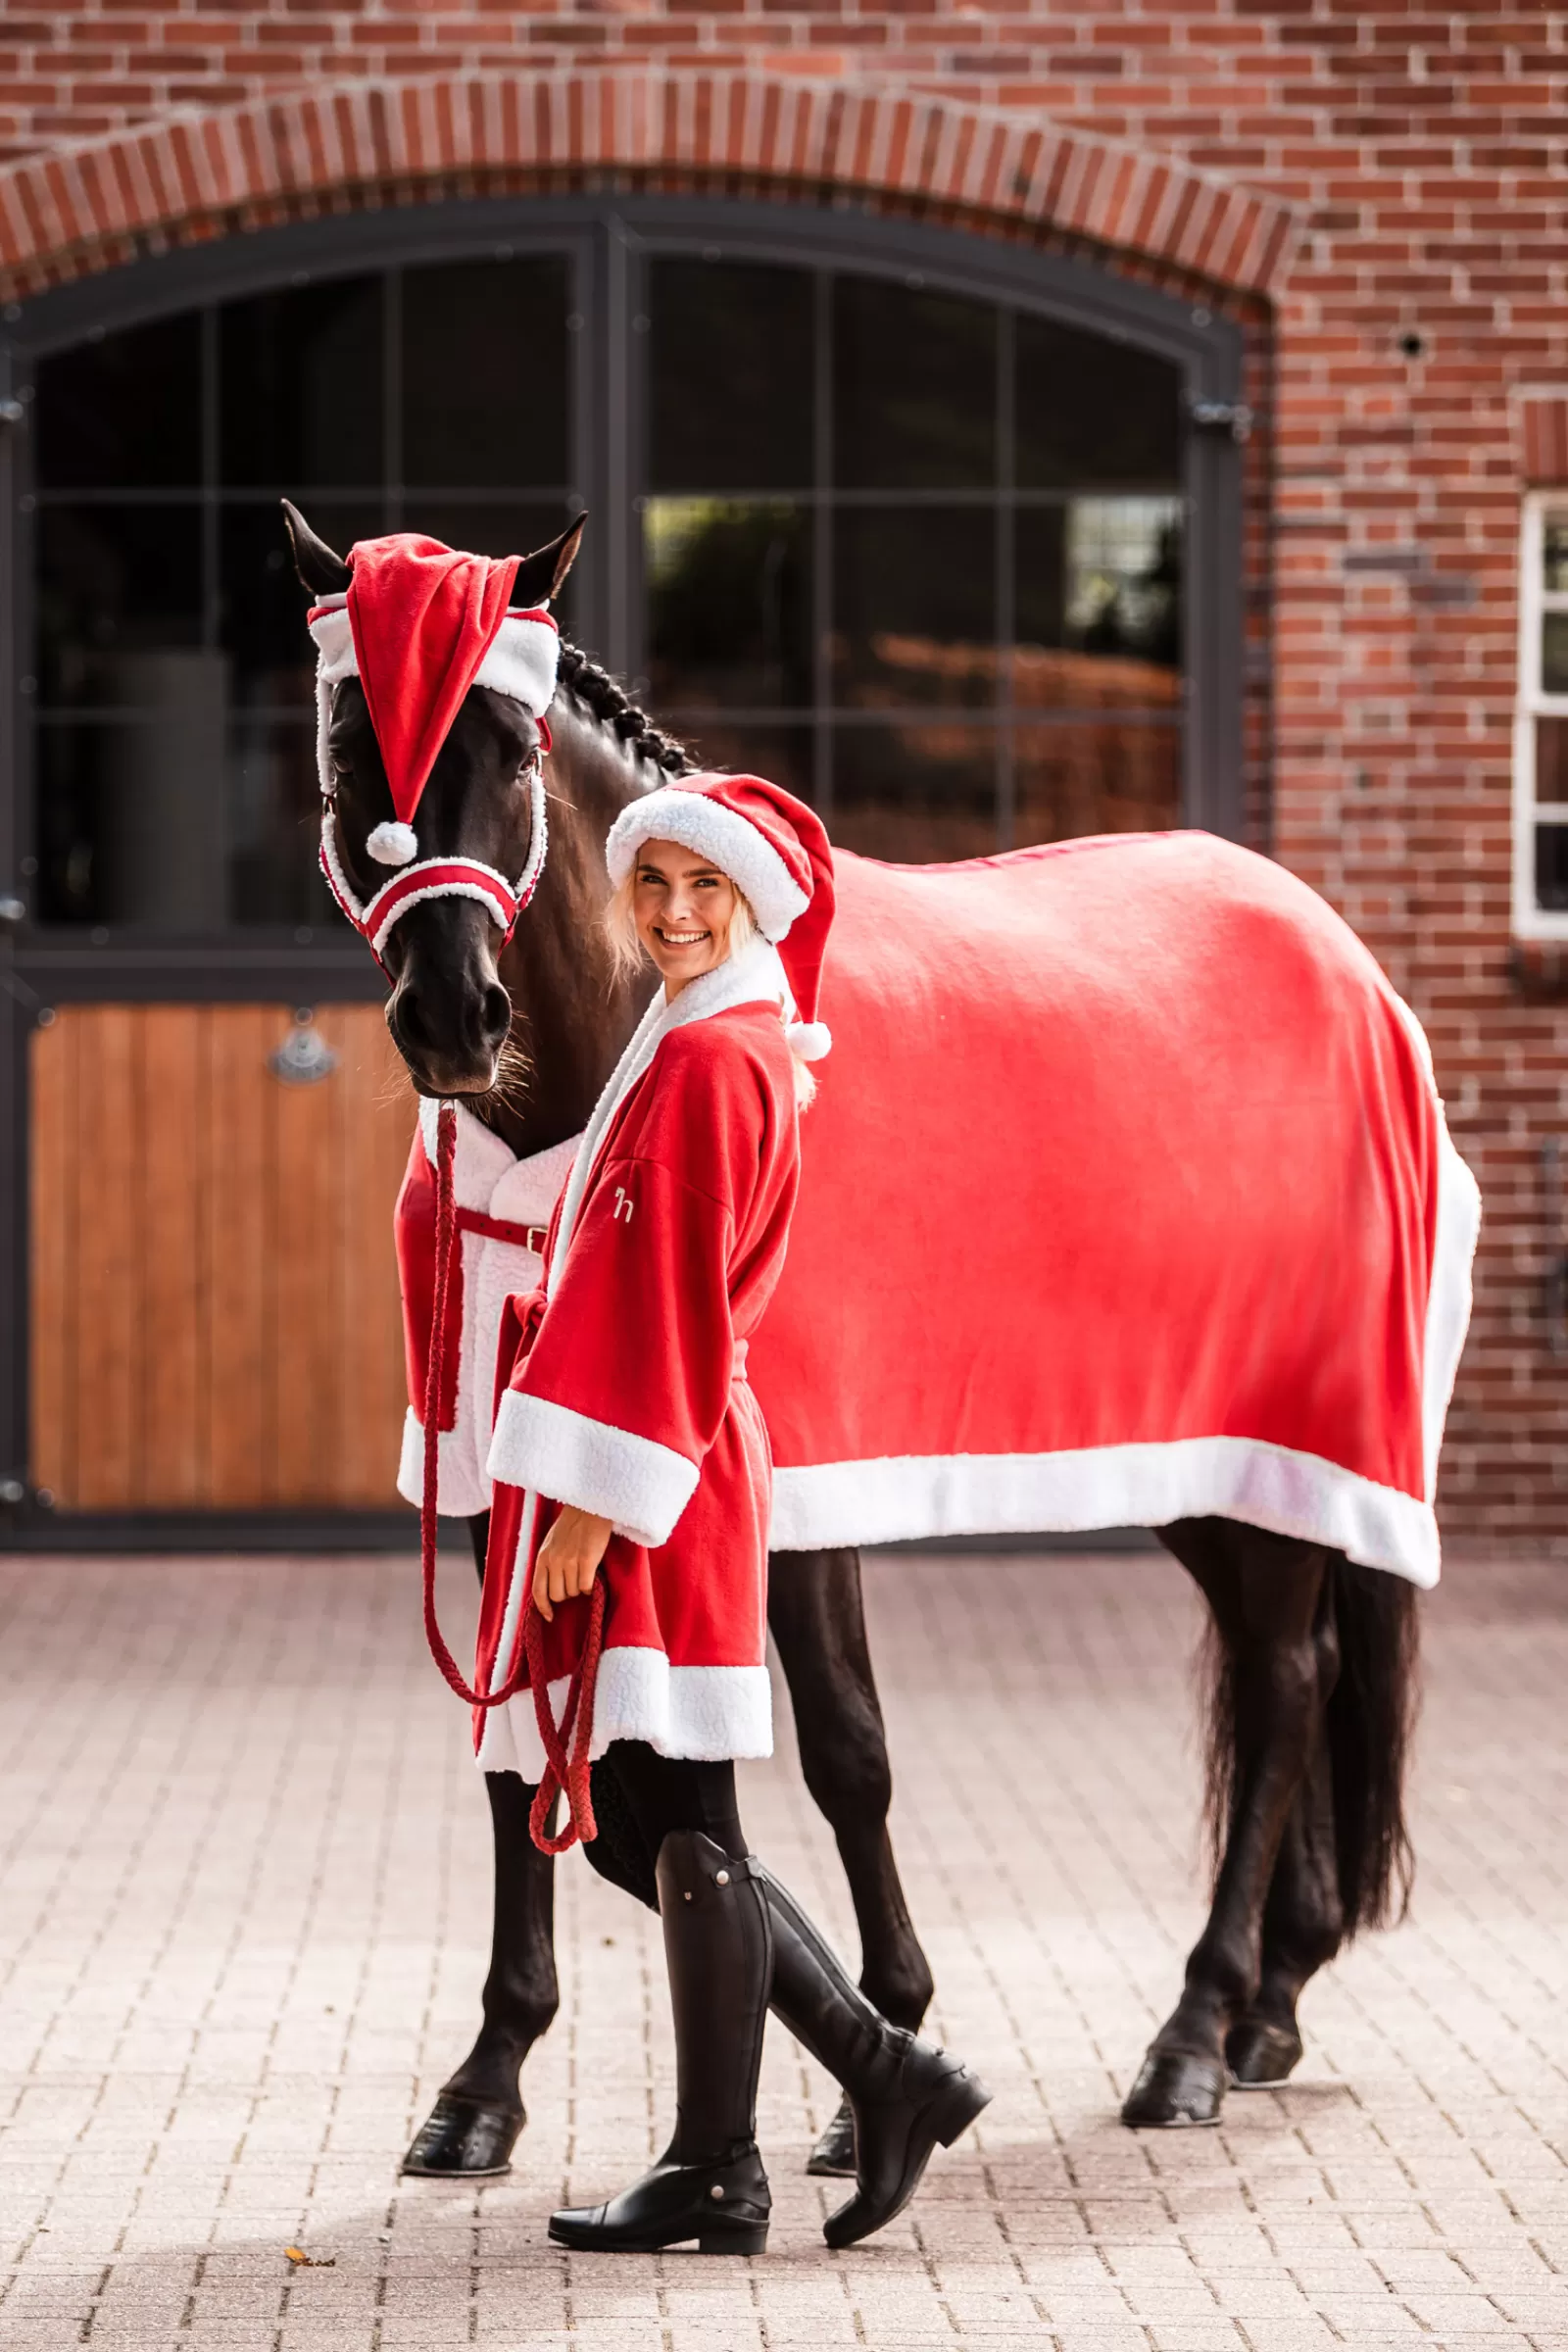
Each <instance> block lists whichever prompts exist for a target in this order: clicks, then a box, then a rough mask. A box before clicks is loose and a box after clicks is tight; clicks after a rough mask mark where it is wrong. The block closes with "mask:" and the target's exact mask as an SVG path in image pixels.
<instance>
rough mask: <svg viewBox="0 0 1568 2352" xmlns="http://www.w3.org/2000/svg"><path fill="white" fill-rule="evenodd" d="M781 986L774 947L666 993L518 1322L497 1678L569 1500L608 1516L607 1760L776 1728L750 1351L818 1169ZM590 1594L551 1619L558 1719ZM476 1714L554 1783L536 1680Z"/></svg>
mask: <svg viewBox="0 0 1568 2352" xmlns="http://www.w3.org/2000/svg"><path fill="white" fill-rule="evenodd" d="M781 986H782V974H781V972H780V970H779V966H778V960H777V957H776V956H774V954H773V951H772V950H771V949H769V948H768V947H767V946H766V945H765V943H762V942H759V943H757V945H756V946H755V947H754V948H752V949H750V950H748V952H747V953H746V955H745V956H743V957H741V958H739V959H737V961H736V962H735V963H733V964H726V965H724V966H722V967H720V969H719V970H718V971H716V972H712V973H710V974H706V975H705V976H704V977H703V978H702V979H701V980H698V981H694V982H692V983H691V984H690V986H689V987H687V988H686V989H684V990H683V991H682V992H681V994H680V996H679V997H678V998H677V999H676V1001H675V1003H674V1005H669V1006H666V1005H664V1004H663V1001H662V997H661V998H660V999H658V1000H656V1003H655V1005H653V1006H652V1007H651V1008H650V1013H649V1016H648V1017H647V1018H646V1019H645V1021H644V1023H643V1025H642V1028H641V1029H640V1030H639V1032H638V1035H637V1037H636V1038H635V1039H634V1040H633V1042H632V1045H631V1046H630V1047H629V1048H628V1050H627V1054H626V1056H625V1057H624V1059H623V1061H622V1064H621V1066H620V1068H619V1069H618V1070H617V1072H616V1073H615V1076H614V1077H613V1079H612V1080H611V1083H610V1086H609V1087H608V1088H607V1090H606V1097H605V1100H604V1101H603V1102H602V1103H601V1105H600V1108H599V1110H598V1111H596V1113H595V1117H594V1120H593V1121H592V1122H591V1123H590V1126H589V1129H588V1133H587V1135H586V1137H585V1138H584V1141H583V1144H582V1146H581V1147H580V1150H579V1153H578V1159H577V1163H576V1167H575V1168H574V1171H573V1178H572V1182H571V1184H570V1185H569V1186H568V1188H567V1192H566V1194H565V1196H564V1200H563V1201H562V1204H561V1207H560V1209H559V1210H558V1212H557V1218H556V1222H555V1225H554V1226H553V1228H552V1233H551V1239H550V1244H549V1249H548V1263H549V1268H550V1273H549V1280H548V1286H547V1291H545V1292H540V1293H536V1294H534V1295H533V1296H532V1297H531V1298H529V1299H514V1300H513V1302H512V1304H513V1313H512V1316H511V1319H510V1322H509V1323H508V1324H507V1325H504V1327H503V1336H502V1362H501V1364H500V1367H499V1374H498V1379H499V1382H500V1383H502V1384H504V1386H503V1387H502V1388H501V1392H500V1394H499V1397H498V1404H497V1411H496V1423H495V1438H494V1442H493V1444H492V1446H491V1448H490V1463H489V1467H490V1473H491V1476H492V1478H493V1479H494V1481H495V1488H494V1501H493V1503H492V1506H491V1519H490V1549H489V1557H488V1560H487V1562H486V1568H485V1586H484V1598H483V1602H482V1605H481V1610H480V1625H479V1642H478V1674H477V1685H478V1688H480V1689H481V1690H485V1689H493V1688H494V1687H495V1685H496V1684H497V1683H498V1682H499V1681H500V1680H501V1679H502V1676H503V1674H504V1673H505V1672H506V1669H507V1666H508V1665H509V1664H510V1662H511V1659H512V1657H513V1656H514V1654H515V1641H516V1637H517V1632H518V1628H519V1625H520V1619H521V1612H522V1609H523V1607H524V1606H525V1604H526V1600H527V1595H528V1593H529V1592H530V1590H531V1587H532V1578H533V1562H534V1554H535V1551H536V1549H537V1545H538V1543H539V1541H540V1540H541V1539H542V1537H543V1535H544V1533H545V1530H546V1528H547V1527H548V1526H549V1524H550V1520H551V1518H552V1517H553V1516H554V1511H553V1508H552V1507H551V1506H553V1505H555V1504H559V1503H564V1502H569V1503H574V1504H576V1505H577V1506H578V1507H579V1508H581V1509H583V1510H589V1511H593V1512H596V1513H597V1514H599V1516H601V1517H603V1518H608V1519H610V1520H612V1521H613V1524H614V1528H615V1533H614V1535H613V1537H612V1539H611V1544H610V1548H609V1551H608V1553H607V1555H606V1559H605V1564H604V1567H603V1569H602V1570H601V1574H602V1575H603V1577H604V1578H605V1585H606V1601H607V1606H606V1618H605V1636H604V1654H603V1657H602V1659H601V1662H600V1667H599V1681H598V1691H597V1698H596V1704H595V1709H594V1729H593V1753H594V1754H596V1755H598V1754H602V1753H603V1751H604V1749H605V1748H606V1747H607V1746H608V1745H609V1743H610V1741H611V1740H621V1739H627V1740H648V1741H649V1742H650V1744H651V1745H653V1746H654V1747H656V1748H658V1749H659V1750H660V1752H661V1753H662V1754H665V1755H676V1756H701V1757H719V1756H761V1755H767V1754H769V1753H770V1752H771V1748H772V1714H771V1702H770V1696H769V1687H768V1676H767V1667H766V1663H765V1647H766V1639H767V1630H766V1629H767V1618H766V1607H767V1531H768V1519H769V1510H770V1502H771V1493H770V1489H771V1462H770V1457H769V1453H768V1444H767V1431H766V1428H765V1426H764V1424H763V1420H762V1415H761V1411H760V1407H759V1405H758V1403H757V1399H756V1397H754V1396H753V1394H752V1391H751V1387H750V1385H749V1383H748V1381H747V1378H746V1359H747V1348H748V1342H749V1340H750V1338H751V1335H752V1334H753V1332H754V1331H755V1330H756V1328H757V1325H758V1323H759V1321H760V1318H761V1315H762V1312H763V1309H764V1308H765V1307H766V1305H767V1302H768V1300H769V1299H770V1298H771V1297H772V1295H773V1290H774V1287H775V1285H776V1284H777V1281H778V1278H779V1272H780V1269H781V1267H782V1266H783V1263H784V1252H785V1247H786V1244H787V1242H788V1239H789V1230H790V1218H791V1214H792V1211H793V1209H794V1205H795V1195H796V1188H797V1184H798V1181H799V1174H800V1139H799V1128H798V1113H797V1109H796V1102H795V1080H794V1069H793V1064H792V1058H791V1054H790V1051H789V1048H788V1046H787V1045H786V1044H785V1041H784V1030H783V1023H782V1021H781V1019H780V1011H779V994H780V989H781ZM586 1607H587V1604H586V1602H584V1601H581V1600H578V1601H572V1602H568V1603H566V1604H565V1606H564V1607H562V1608H558V1610H557V1612H556V1618H555V1622H554V1623H553V1624H552V1625H551V1626H549V1627H547V1628H546V1631H545V1643H546V1656H547V1660H548V1662H549V1666H550V1670H551V1680H552V1686H553V1704H554V1706H555V1709H556V1712H557V1715H558V1717H559V1714H560V1711H561V1701H562V1695H563V1692H564V1688H565V1685H566V1681H567V1679H568V1677H569V1672H570V1668H571V1666H572V1665H573V1664H574V1662H575V1659H576V1654H577V1643H578V1641H579V1639H580V1636H581V1632H582V1629H583V1626H584V1624H585V1622H586ZM498 1659H499V1660H500V1661H501V1666H500V1671H498V1665H497V1662H498ZM475 1733H476V1738H477V1744H478V1748H479V1758H480V1762H481V1763H482V1764H483V1765H484V1767H485V1769H486V1770H487V1771H504V1770H509V1769H510V1770H519V1771H521V1773H522V1775H523V1777H524V1778H525V1779H526V1780H537V1779H538V1777H539V1773H540V1769H541V1766H542V1762H543V1751H542V1748H541V1746H540V1743H539V1740H538V1734H537V1729H536V1725H535V1718H534V1711H533V1700H532V1696H531V1694H530V1693H527V1692H524V1693H523V1694H522V1695H520V1696H519V1697H517V1698H515V1699H513V1700H512V1701H510V1702H509V1703H508V1704H507V1705H506V1706H505V1707H502V1708H496V1709H493V1710H489V1711H480V1710H476V1711H475Z"/></svg>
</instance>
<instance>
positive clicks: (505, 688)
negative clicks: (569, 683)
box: [310, 596, 561, 718]
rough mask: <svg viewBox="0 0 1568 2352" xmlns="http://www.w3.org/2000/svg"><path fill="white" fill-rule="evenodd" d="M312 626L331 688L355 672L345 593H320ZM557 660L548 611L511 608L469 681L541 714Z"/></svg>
mask: <svg viewBox="0 0 1568 2352" xmlns="http://www.w3.org/2000/svg"><path fill="white" fill-rule="evenodd" d="M310 628H311V635H312V636H313V637H314V638H315V640H316V647H317V655H318V666H317V674H318V676H319V680H320V682H321V684H322V685H323V686H327V687H331V686H336V685H337V684H338V682H339V680H340V679H343V678H353V677H358V675H359V662H358V661H357V660H356V658H355V653H354V633H353V629H352V627H351V625H350V621H349V616H348V599H347V597H346V596H323V597H321V598H320V599H319V602H318V603H317V604H316V605H315V606H314V607H313V608H312V612H311V621H310ZM560 662H561V633H560V631H559V630H558V629H557V627H556V624H555V622H554V621H553V620H552V619H551V618H550V615H549V614H548V613H508V614H507V616H506V618H505V620H503V622H502V623H501V626H500V628H499V629H498V630H497V632H496V635H495V638H494V640H493V641H492V643H491V644H490V645H488V646H487V647H486V648H485V656H484V660H483V661H482V662H480V664H479V666H478V668H477V669H476V670H475V671H474V673H473V681H472V682H473V684H474V685H475V686H489V687H490V688H492V689H493V690H494V692H495V693H497V694H505V695H510V696H511V698H512V700H513V701H514V702H515V703H520V704H521V705H522V707H523V709H524V710H525V711H527V713H528V715H529V717H530V718H542V717H543V716H544V714H545V712H546V711H548V710H549V708H550V706H551V704H552V702H554V700H555V694H556V671H557V668H558V666H559V664H560Z"/></svg>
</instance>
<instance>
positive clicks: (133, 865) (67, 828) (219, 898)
mask: <svg viewBox="0 0 1568 2352" xmlns="http://www.w3.org/2000/svg"><path fill="white" fill-rule="evenodd" d="M134 659H136V660H137V661H138V662H139V664H140V672H139V676H138V680H137V683H138V687H139V695H138V699H139V700H140V701H141V702H142V703H143V705H144V706H145V708H146V710H147V713H148V715H147V717H146V718H145V719H137V720H133V721H112V720H109V721H105V722H104V723H103V724H101V725H100V724H94V723H93V722H92V721H91V720H87V719H75V720H70V721H66V722H64V723H59V724H45V725H44V726H42V727H40V728H39V730H38V735H37V761H38V839H39V845H40V857H39V897H40V901H41V904H42V908H43V911H44V915H45V919H46V920H48V921H51V922H87V923H106V924H119V925H126V926H131V927H135V928H138V929H154V930H160V931H199V930H208V931H210V930H216V929H219V928H220V927H221V924H222V922H223V919H224V915H225V912H226V907H227V894H226V889H225V875H224V864H223V858H224V832H225V827H224V822H223V711H224V679H223V659H222V656H221V654H210V653H200V652H184V653H163V654H149V655H144V656H140V657H135V658H134Z"/></svg>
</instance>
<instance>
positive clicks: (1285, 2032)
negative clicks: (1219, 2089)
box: [1225, 2017, 1301, 2090]
mask: <svg viewBox="0 0 1568 2352" xmlns="http://www.w3.org/2000/svg"><path fill="white" fill-rule="evenodd" d="M1300 2057H1301V2036H1300V2035H1299V2034H1298V2033H1297V2031H1296V2028H1295V2027H1294V2026H1271V2025H1270V2024H1269V2022H1268V2020H1267V2019H1266V2018H1261V2017H1244V2018H1243V2019H1242V2022H1241V2024H1240V2025H1238V2026H1232V2028H1231V2030H1230V2032H1229V2034H1227V2035H1226V2036H1225V2063H1226V2065H1227V2066H1228V2067H1229V2068H1230V2071H1231V2082H1232V2084H1233V2085H1234V2087H1235V2088H1236V2089H1237V2090H1270V2089H1272V2088H1273V2086H1274V2084H1275V2083H1277V2082H1284V2081H1285V2080H1286V2079H1287V2077H1288V2076H1289V2075H1290V2074H1291V2073H1292V2071H1293V2069H1294V2068H1295V2067H1297V2066H1298V2065H1299V2063H1300Z"/></svg>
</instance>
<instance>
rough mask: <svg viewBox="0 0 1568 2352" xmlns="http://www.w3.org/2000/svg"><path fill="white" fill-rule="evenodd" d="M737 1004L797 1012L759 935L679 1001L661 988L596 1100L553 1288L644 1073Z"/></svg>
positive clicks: (553, 1269)
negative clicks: (682, 1037)
mask: <svg viewBox="0 0 1568 2352" xmlns="http://www.w3.org/2000/svg"><path fill="white" fill-rule="evenodd" d="M735 1005H778V1006H779V1007H780V1008H781V1009H782V1011H783V1013H784V1016H785V1018H786V1020H792V1019H793V1018H794V1015H795V999H794V998H793V997H792V996H791V994H790V984H789V981H788V980H787V979H786V978H785V975H784V965H783V962H782V961H781V959H780V956H779V952H778V950H777V948H775V947H774V946H773V945H772V944H771V942H770V941H768V940H765V939H763V938H761V937H760V936H759V937H758V938H756V939H753V940H752V941H750V942H749V943H748V945H747V946H746V947H745V948H744V949H743V950H742V951H741V953H740V955H739V956H726V958H725V960H724V961H723V962H722V963H720V964H716V965H715V966H714V968H713V970H712V971H711V972H704V973H702V974H701V975H700V977H699V978H697V979H696V980H689V981H688V982H687V984H686V986H685V987H684V988H683V989H682V990H681V992H680V995H679V996H678V997H677V998H676V999H675V1002H674V1003H673V1005H670V1004H667V1003H666V1002H665V999H664V992H663V990H662V988H661V989H660V990H659V991H658V993H657V994H656V996H655V998H654V1001H653V1003H652V1004H651V1005H649V1007H648V1010H647V1011H646V1012H645V1013H644V1014H643V1017H642V1019H641V1020H640V1021H639V1022H638V1024H637V1027H636V1029H635V1030H634V1031H633V1033H632V1039H631V1043H630V1045H628V1047H627V1048H626V1051H625V1053H624V1054H622V1055H621V1057H620V1059H619V1061H617V1062H616V1064H615V1066H614V1068H613V1071H612V1072H611V1074H610V1079H609V1082H608V1084H607V1085H606V1087H605V1091H604V1093H603V1094H602V1095H601V1096H600V1098H599V1100H598V1102H597V1103H595V1104H594V1107H593V1113H592V1116H591V1117H590V1119H589V1121H588V1124H587V1126H586V1127H585V1128H584V1129H583V1135H582V1142H581V1143H580V1144H579V1145H578V1147H577V1156H576V1158H575V1159H574V1160H573V1162H572V1167H571V1176H570V1179H569V1181H568V1183H567V1185H566V1198H565V1202H564V1206H563V1208H562V1212H561V1224H560V1227H559V1229H558V1231H557V1234H556V1253H555V1256H554V1257H553V1258H552V1259H551V1261H550V1287H551V1288H552V1289H554V1287H555V1285H556V1283H557V1282H558V1281H559V1280H560V1278H561V1271H562V1268H563V1267H564V1264H565V1262H566V1251H567V1250H568V1249H569V1248H570V1246H571V1236H572V1231H573V1228H574V1227H575V1225H576V1222H577V1212H578V1210H579V1209H580V1208H581V1207H582V1203H583V1196H584V1195H585V1194H586V1192H587V1190H588V1179H589V1177H590V1176H591V1175H592V1174H593V1169H594V1162H595V1161H596V1160H597V1159H598V1157H599V1152H600V1149H601V1147H602V1145H603V1143H604V1140H605V1138H606V1136H607V1135H608V1134H609V1132H610V1128H611V1125H612V1123H613V1119H614V1116H615V1113H616V1112H617V1111H618V1110H619V1108H620V1106H621V1104H622V1103H624V1102H625V1100H626V1097H627V1096H628V1095H629V1094H630V1093H631V1090H632V1088H633V1087H634V1086H635V1085H636V1084H637V1081H638V1080H639V1079H640V1078H641V1077H643V1076H644V1075H645V1074H646V1072H647V1069H648V1065H649V1063H650V1062H651V1061H652V1060H653V1058H654V1055H655V1054H657V1053H658V1051H659V1049H660V1047H661V1046H662V1043H663V1041H664V1039H665V1038H666V1037H668V1035H669V1033H670V1031H671V1030H672V1029H684V1028H686V1027H687V1026H688V1025H689V1024H690V1023H691V1022H692V1021H707V1020H711V1018H712V1016H713V1014H714V1013H715V1012H728V1011H730V1010H731V1009H732V1007H733V1006H735Z"/></svg>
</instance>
